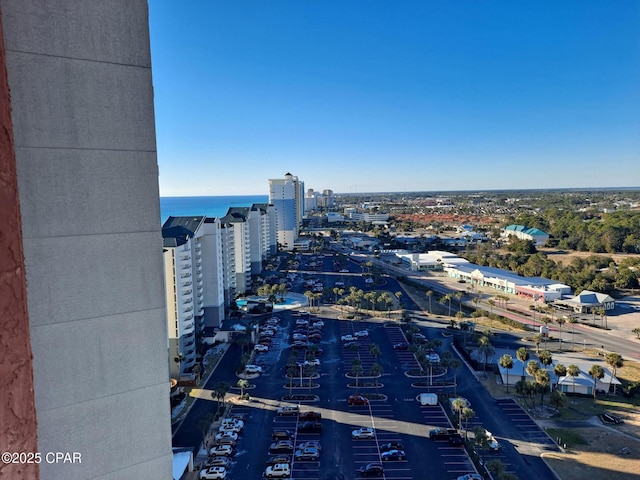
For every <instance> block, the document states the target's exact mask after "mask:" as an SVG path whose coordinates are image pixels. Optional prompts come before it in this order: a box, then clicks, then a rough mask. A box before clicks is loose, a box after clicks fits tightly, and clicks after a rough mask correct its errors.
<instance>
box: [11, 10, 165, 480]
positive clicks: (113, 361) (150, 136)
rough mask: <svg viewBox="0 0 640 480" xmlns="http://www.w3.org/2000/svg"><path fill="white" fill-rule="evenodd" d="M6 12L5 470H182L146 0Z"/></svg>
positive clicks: (159, 473)
mask: <svg viewBox="0 0 640 480" xmlns="http://www.w3.org/2000/svg"><path fill="white" fill-rule="evenodd" d="M0 14H1V17H0V18H1V20H2V24H1V26H0V40H3V41H0V97H1V98H0V122H1V123H2V125H0V143H1V145H0V177H2V188H0V248H1V249H2V252H3V253H2V255H0V270H1V271H2V272H3V280H2V282H0V345H2V347H1V348H0V350H1V352H2V353H1V354H0V378H2V387H0V451H3V452H25V453H26V452H41V455H42V457H41V460H40V461H37V457H35V456H33V458H31V460H33V463H27V464H24V463H23V464H14V463H0V478H11V479H14V478H15V479H18V478H29V479H38V478H42V479H47V480H57V479H64V480H80V479H96V478H100V479H103V480H116V479H132V478H154V479H166V480H169V479H171V478H173V477H172V451H171V423H170V406H169V395H168V393H169V372H168V367H167V324H166V321H165V320H164V319H165V318H166V312H165V301H164V298H165V297H164V287H163V284H162V257H161V256H160V255H159V252H160V250H161V247H162V238H161V235H160V221H159V219H160V204H159V195H158V166H157V157H156V139H155V124H154V112H153V87H152V78H151V58H150V48H149V27H148V3H147V0H130V1H127V2H96V1H93V2H79V1H77V0H56V1H55V2H43V1H41V0H0ZM7 82H8V83H7ZM9 89H10V92H11V94H10V95H9ZM47 452H53V455H54V457H51V454H49V456H48V457H47V456H46V455H47ZM55 452H60V453H61V454H63V455H65V456H64V458H59V461H57V462H56V461H55ZM66 454H68V456H67V455H66ZM29 458H30V457H28V456H24V457H21V458H20V459H21V460H25V459H26V460H29ZM52 458H53V460H54V461H51V460H52ZM62 460H65V461H64V462H63V461H62Z"/></svg>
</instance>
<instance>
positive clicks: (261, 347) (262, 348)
mask: <svg viewBox="0 0 640 480" xmlns="http://www.w3.org/2000/svg"><path fill="white" fill-rule="evenodd" d="M253 349H254V350H255V351H256V352H268V351H269V347H268V346H267V345H263V344H261V343H257V344H256V345H255V347H253Z"/></svg>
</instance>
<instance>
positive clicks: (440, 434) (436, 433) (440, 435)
mask: <svg viewBox="0 0 640 480" xmlns="http://www.w3.org/2000/svg"><path fill="white" fill-rule="evenodd" d="M453 435H458V430H456V429H455V428H432V429H431V430H429V438H431V439H433V440H448V439H449V437H451V436H453Z"/></svg>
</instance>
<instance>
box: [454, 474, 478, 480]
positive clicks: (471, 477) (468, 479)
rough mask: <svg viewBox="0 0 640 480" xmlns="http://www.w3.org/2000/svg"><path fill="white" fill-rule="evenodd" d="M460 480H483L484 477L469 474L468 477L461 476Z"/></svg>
mask: <svg viewBox="0 0 640 480" xmlns="http://www.w3.org/2000/svg"><path fill="white" fill-rule="evenodd" d="M458 480H482V476H481V475H478V474H477V473H467V474H466V475H460V476H459V477H458Z"/></svg>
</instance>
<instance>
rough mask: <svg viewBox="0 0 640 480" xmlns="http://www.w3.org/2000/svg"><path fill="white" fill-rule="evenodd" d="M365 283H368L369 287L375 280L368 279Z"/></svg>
mask: <svg viewBox="0 0 640 480" xmlns="http://www.w3.org/2000/svg"><path fill="white" fill-rule="evenodd" d="M364 283H366V284H367V285H371V284H372V283H373V278H371V277H367V278H365V279H364Z"/></svg>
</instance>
